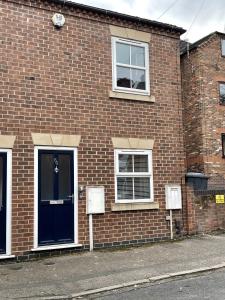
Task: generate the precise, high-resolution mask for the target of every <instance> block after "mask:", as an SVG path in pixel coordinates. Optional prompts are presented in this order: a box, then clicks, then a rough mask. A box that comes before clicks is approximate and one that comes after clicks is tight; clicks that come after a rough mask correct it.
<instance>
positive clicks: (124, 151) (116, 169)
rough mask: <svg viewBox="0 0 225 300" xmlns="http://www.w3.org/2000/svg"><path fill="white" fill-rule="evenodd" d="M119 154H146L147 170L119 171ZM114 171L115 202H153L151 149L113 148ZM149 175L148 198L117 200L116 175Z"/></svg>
mask: <svg viewBox="0 0 225 300" xmlns="http://www.w3.org/2000/svg"><path fill="white" fill-rule="evenodd" d="M119 154H131V155H132V154H142V155H148V170H149V171H148V172H143V173H137V172H136V173H135V172H133V173H132V172H123V173H122V172H119V159H118V155H119ZM114 173H115V203H146V202H148V203H149V202H154V190H153V171H152V150H130V149H116V150H114ZM135 176H136V177H149V178H150V199H137V200H135V199H133V200H128V199H124V200H118V199H117V177H131V178H133V177H135Z"/></svg>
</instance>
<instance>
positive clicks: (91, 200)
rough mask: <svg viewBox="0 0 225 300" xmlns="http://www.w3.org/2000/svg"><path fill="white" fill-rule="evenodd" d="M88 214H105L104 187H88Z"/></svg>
mask: <svg viewBox="0 0 225 300" xmlns="http://www.w3.org/2000/svg"><path fill="white" fill-rule="evenodd" d="M86 195H87V214H103V213H105V189H104V186H87V188H86Z"/></svg>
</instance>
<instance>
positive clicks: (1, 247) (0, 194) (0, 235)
mask: <svg viewBox="0 0 225 300" xmlns="http://www.w3.org/2000/svg"><path fill="white" fill-rule="evenodd" d="M6 166H7V154H6V153H0V254H5V253H6V205H7V203H6V181H7V177H6V176H7V175H6Z"/></svg>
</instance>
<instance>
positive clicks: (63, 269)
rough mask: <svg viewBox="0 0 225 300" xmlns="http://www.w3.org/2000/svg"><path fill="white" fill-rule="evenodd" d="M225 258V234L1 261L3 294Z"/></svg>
mask: <svg viewBox="0 0 225 300" xmlns="http://www.w3.org/2000/svg"><path fill="white" fill-rule="evenodd" d="M223 262H225V235H224V234H222V235H203V236H198V237H193V238H188V239H185V240H183V241H177V242H172V243H170V242H166V243H159V244H152V245H150V246H144V247H138V248H131V249H127V250H118V251H94V252H92V253H89V252H86V253H82V254H74V255H65V256H60V257H52V258H48V259H43V260H39V261H33V262H23V263H15V264H2V265H0V299H45V298H46V297H53V298H52V299H54V297H57V296H65V295H70V294H74V293H79V292H83V291H88V290H90V289H96V288H102V287H106V286H111V285H117V284H121V283H127V282H129V281H135V280H141V279H145V278H149V277H153V276H158V275H163V274H167V273H174V272H180V271H185V270H190V269H197V268H204V267H212V266H214V265H218V264H220V263H223Z"/></svg>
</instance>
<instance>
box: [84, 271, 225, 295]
mask: <svg viewBox="0 0 225 300" xmlns="http://www.w3.org/2000/svg"><path fill="white" fill-rule="evenodd" d="M83 299H84V298H83ZM86 299H99V300H100V299H104V300H137V299H140V300H153V299H154V300H164V299H165V300H181V299H182V300H190V299H191V300H193V299H196V300H206V299H208V300H224V299H225V269H222V270H220V271H214V272H210V273H207V274H201V275H198V276H195V277H185V278H184V277H183V278H176V279H174V280H170V281H164V282H158V283H155V284H145V285H141V286H136V287H130V288H124V289H120V290H115V291H111V292H107V293H102V294H98V295H92V296H89V297H88V298H86Z"/></svg>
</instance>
